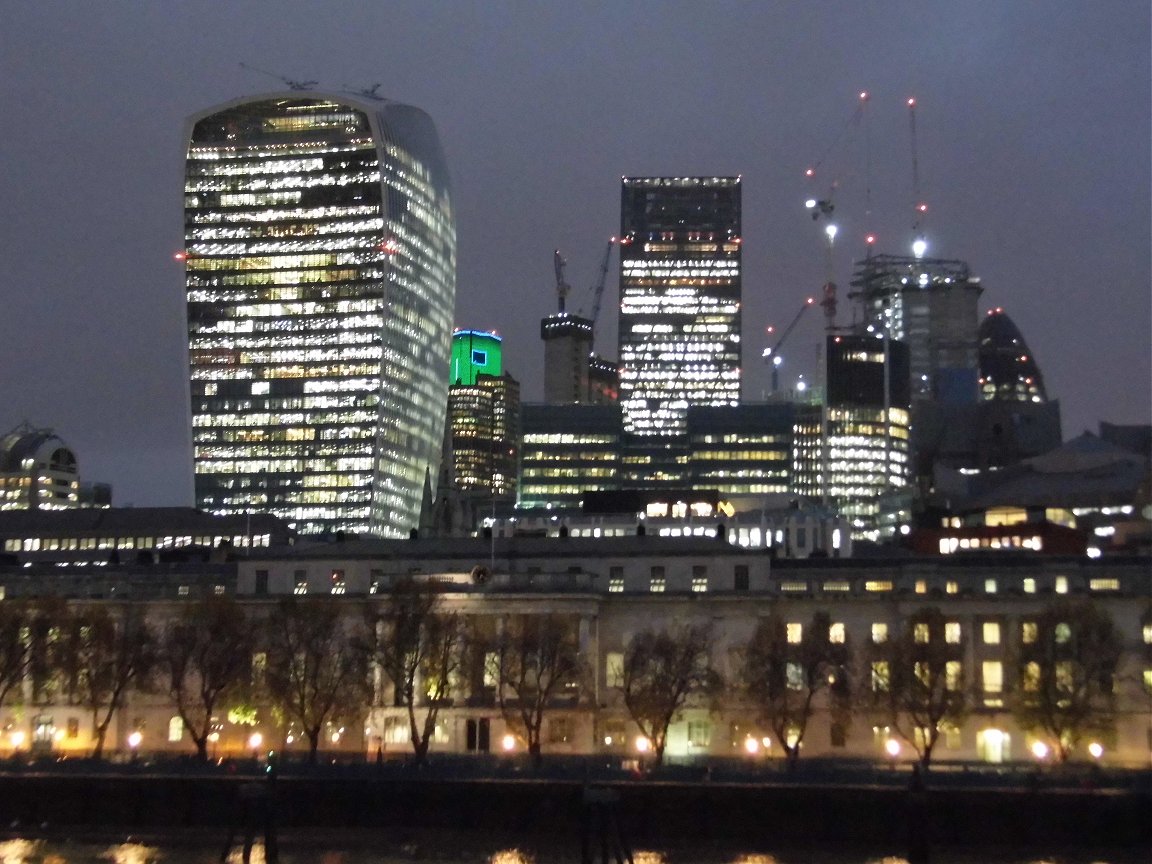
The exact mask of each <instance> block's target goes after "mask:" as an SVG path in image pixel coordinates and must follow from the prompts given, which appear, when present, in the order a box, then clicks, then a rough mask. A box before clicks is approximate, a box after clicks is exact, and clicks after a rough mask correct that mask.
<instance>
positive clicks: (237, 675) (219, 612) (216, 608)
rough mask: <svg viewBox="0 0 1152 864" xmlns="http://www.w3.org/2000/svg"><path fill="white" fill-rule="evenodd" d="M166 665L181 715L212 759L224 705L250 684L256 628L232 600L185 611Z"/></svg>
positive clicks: (170, 637) (166, 650) (204, 602)
mask: <svg viewBox="0 0 1152 864" xmlns="http://www.w3.org/2000/svg"><path fill="white" fill-rule="evenodd" d="M161 658H162V660H161V663H162V668H163V672H164V678H165V684H166V685H167V688H168V692H169V696H170V697H171V699H172V701H173V703H174V704H175V705H176V713H177V714H178V715H179V716H180V719H181V721H183V723H184V728H185V730H187V732H188V735H189V736H190V737H191V738H192V741H193V743H194V744H195V745H196V753H197V754H198V755H199V756H200V758H201V759H207V758H208V736H209V735H210V734H211V733H212V724H213V721H214V718H215V717H216V713H217V711H218V710H219V708H220V706H221V704H222V703H223V701H224V700H225V699H226V698H228V697H229V696H231V695H232V694H234V693H237V692H239V691H240V689H241V688H242V687H243V686H244V685H245V684H246V683H247V681H248V678H249V675H250V670H251V665H252V633H251V625H250V622H249V621H248V619H247V616H245V614H244V611H243V609H241V608H240V606H239V605H238V604H237V603H236V602H235V601H234V600H232V599H231V598H229V597H227V596H220V597H217V596H208V597H205V598H203V599H201V600H197V601H195V602H193V603H190V604H188V605H187V606H185V607H183V608H182V609H181V610H180V617H179V618H177V619H175V620H173V621H171V622H170V623H169V625H168V627H167V629H166V630H165V631H164V636H163V642H162V651H161Z"/></svg>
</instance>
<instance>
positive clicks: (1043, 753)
mask: <svg viewBox="0 0 1152 864" xmlns="http://www.w3.org/2000/svg"><path fill="white" fill-rule="evenodd" d="M1048 752H1049V751H1048V745H1047V744H1045V743H1044V742H1043V741H1034V742H1033V743H1032V755H1033V756H1035V757H1036V758H1037V759H1038V760H1039V761H1041V762H1043V761H1044V760H1045V759H1047V758H1048Z"/></svg>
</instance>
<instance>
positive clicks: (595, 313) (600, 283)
mask: <svg viewBox="0 0 1152 864" xmlns="http://www.w3.org/2000/svg"><path fill="white" fill-rule="evenodd" d="M615 244H616V238H615V237H611V238H609V240H608V246H607V248H605V249H604V258H603V260H602V261H601V262H600V278H599V279H598V280H597V281H596V285H595V287H593V289H592V315H591V318H592V324H593V325H595V324H596V319H597V318H598V317H600V301H601V300H602V299H603V298H604V285H605V284H606V283H607V281H608V262H609V260H610V259H611V258H612V247H613V246H614V245H615Z"/></svg>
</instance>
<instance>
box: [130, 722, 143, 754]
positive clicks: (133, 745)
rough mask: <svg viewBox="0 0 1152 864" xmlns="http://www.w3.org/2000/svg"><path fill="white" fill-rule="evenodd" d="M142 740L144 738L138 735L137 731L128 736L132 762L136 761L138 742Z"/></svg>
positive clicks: (138, 731) (138, 748) (138, 749)
mask: <svg viewBox="0 0 1152 864" xmlns="http://www.w3.org/2000/svg"><path fill="white" fill-rule="evenodd" d="M143 740H144V736H143V735H142V734H141V733H140V730H139V729H137V730H136V731H135V732H133V733H132V734H131V735H129V736H128V749H129V751H131V753H132V761H133V762H135V761H136V756H137V754H138V753H139V752H140V742H142V741H143Z"/></svg>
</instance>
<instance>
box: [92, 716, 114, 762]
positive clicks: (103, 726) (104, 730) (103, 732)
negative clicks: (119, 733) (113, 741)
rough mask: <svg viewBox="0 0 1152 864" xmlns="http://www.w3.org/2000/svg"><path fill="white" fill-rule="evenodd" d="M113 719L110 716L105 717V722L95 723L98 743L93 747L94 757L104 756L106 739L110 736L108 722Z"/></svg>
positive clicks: (101, 757) (100, 757)
mask: <svg viewBox="0 0 1152 864" xmlns="http://www.w3.org/2000/svg"><path fill="white" fill-rule="evenodd" d="M111 720H112V718H111V717H110V716H109V717H107V718H105V720H104V722H103V723H97V724H95V727H94V729H93V731H94V732H95V733H96V735H95V738H96V743H95V744H94V745H93V747H92V758H93V759H103V758H104V741H105V739H106V738H107V737H108V724H109V723H110V722H111Z"/></svg>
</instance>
